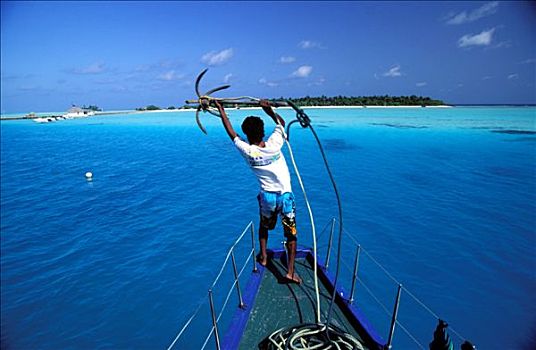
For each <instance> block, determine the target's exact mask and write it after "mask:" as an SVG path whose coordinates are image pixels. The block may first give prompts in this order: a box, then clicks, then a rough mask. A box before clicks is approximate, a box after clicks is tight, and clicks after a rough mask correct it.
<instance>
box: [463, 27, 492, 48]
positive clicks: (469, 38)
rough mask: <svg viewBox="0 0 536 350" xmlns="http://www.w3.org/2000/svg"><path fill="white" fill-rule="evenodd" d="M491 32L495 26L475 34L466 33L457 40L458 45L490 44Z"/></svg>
mask: <svg viewBox="0 0 536 350" xmlns="http://www.w3.org/2000/svg"><path fill="white" fill-rule="evenodd" d="M493 32H495V28H492V29H489V30H484V31H482V32H481V33H480V34H476V35H470V34H466V35H464V36H462V37H461V38H460V39H459V40H458V47H467V46H487V45H489V44H491V40H492V39H493Z"/></svg>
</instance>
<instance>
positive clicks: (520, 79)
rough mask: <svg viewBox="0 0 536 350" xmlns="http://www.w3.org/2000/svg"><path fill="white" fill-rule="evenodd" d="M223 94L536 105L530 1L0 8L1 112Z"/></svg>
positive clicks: (535, 36)
mask: <svg viewBox="0 0 536 350" xmlns="http://www.w3.org/2000/svg"><path fill="white" fill-rule="evenodd" d="M205 67H209V68H210V69H209V72H208V73H207V76H206V79H204V81H203V86H205V87H206V89H208V88H211V87H214V86H216V85H219V84H223V83H229V84H231V85H232V87H231V89H229V90H227V91H226V92H225V93H224V94H222V96H223V95H226V96H238V95H250V96H258V97H267V98H272V97H280V96H286V97H299V96H305V95H310V96H317V95H327V96H334V95H354V96H357V95H384V94H389V95H411V94H416V95H425V96H431V97H433V98H438V99H442V100H444V101H446V102H447V103H453V104H456V103H460V104H461V103H536V87H535V82H536V71H535V67H536V5H534V3H532V4H531V3H529V2H496V1H492V2H332V1H330V2H284V1H281V2H142V1H140V2H15V1H7V2H6V1H2V2H1V107H0V108H1V111H2V113H12V112H29V111H64V110H66V109H67V108H68V107H69V106H70V105H71V103H74V104H77V105H83V104H96V105H98V106H100V107H102V108H104V109H121V108H135V107H139V106H145V105H148V104H156V105H159V106H161V107H167V106H170V105H175V106H180V105H182V104H183V102H184V100H185V99H188V98H192V97H194V90H193V82H194V80H195V77H196V76H197V74H198V73H199V72H200V71H201V70H202V69H204V68H205Z"/></svg>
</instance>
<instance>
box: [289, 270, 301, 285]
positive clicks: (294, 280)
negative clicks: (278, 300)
mask: <svg viewBox="0 0 536 350" xmlns="http://www.w3.org/2000/svg"><path fill="white" fill-rule="evenodd" d="M285 278H286V279H287V281H289V282H290V283H297V284H300V283H302V280H301V278H300V277H299V276H298V275H297V274H295V273H294V274H292V275H291V274H289V273H287V275H286V276H285Z"/></svg>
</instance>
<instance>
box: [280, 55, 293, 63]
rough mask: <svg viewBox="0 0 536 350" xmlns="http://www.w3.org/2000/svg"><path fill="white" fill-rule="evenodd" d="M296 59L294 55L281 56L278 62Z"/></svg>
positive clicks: (289, 61) (290, 61)
mask: <svg viewBox="0 0 536 350" xmlns="http://www.w3.org/2000/svg"><path fill="white" fill-rule="evenodd" d="M294 61H296V58H295V57H292V56H281V57H280V58H279V63H285V64H286V63H292V62H294Z"/></svg>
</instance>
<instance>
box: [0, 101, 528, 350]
mask: <svg viewBox="0 0 536 350" xmlns="http://www.w3.org/2000/svg"><path fill="white" fill-rule="evenodd" d="M247 113H248V112H246V111H240V112H233V113H231V117H232V119H233V121H235V122H236V126H237V129H238V126H239V124H238V123H239V121H240V120H241V119H242V118H243V117H244V116H245V115H247ZM250 113H251V112H250ZM257 113H258V112H257ZM282 114H283V115H284V116H285V117H287V118H290V117H291V115H292V114H291V113H290V112H288V111H283V112H282ZM310 115H311V116H312V118H313V121H314V123H315V125H316V130H317V132H318V134H319V136H320V137H321V139H322V140H323V143H324V146H325V149H326V153H327V156H328V158H329V160H330V163H331V166H332V170H333V173H334V175H335V178H336V180H337V182H338V186H339V189H340V191H341V193H342V200H343V208H344V215H345V216H344V218H345V228H346V230H347V231H348V232H350V233H351V234H353V235H354V236H355V237H356V238H357V239H358V240H359V241H360V243H361V244H362V245H363V247H364V248H365V249H366V250H367V251H368V252H369V253H370V254H372V255H373V256H374V258H376V259H377V260H378V261H380V262H381V263H382V264H383V265H384V266H385V267H386V268H387V269H388V270H389V271H390V272H391V273H392V275H393V276H394V277H395V278H396V279H397V280H399V281H401V282H402V283H403V284H404V286H405V287H406V288H408V289H409V290H410V291H411V292H412V293H413V294H415V295H416V296H417V297H419V298H420V299H421V300H422V301H423V302H424V303H425V304H426V305H428V306H429V307H430V308H431V309H432V310H433V311H434V312H435V313H437V314H438V315H440V316H441V317H443V318H444V319H446V320H447V321H448V322H449V323H450V324H451V326H452V327H454V329H455V330H456V331H457V332H458V333H460V334H461V335H462V336H464V337H468V338H469V339H471V340H472V341H473V342H474V343H476V344H477V345H479V348H480V349H505V348H509V349H510V348H512V349H514V348H524V347H526V348H529V346H530V344H534V341H535V332H536V316H534V315H535V314H536V305H535V303H534V294H535V292H536V167H535V164H536V134H534V131H536V125H535V120H536V110H535V109H534V108H493V109H490V108H453V109H445V110H439V109H438V110H436V109H407V110H403V109H396V110H386V109H381V110H372V109H366V110H347V109H345V110H311V111H310ZM204 120H205V121H206V124H207V130H208V132H209V135H208V136H204V135H203V134H202V133H201V132H200V131H199V130H198V129H197V128H196V127H195V126H194V125H195V124H194V120H193V114H191V113H161V114H146V115H129V116H115V117H111V116H110V117H104V116H103V117H92V118H88V119H84V120H68V121H61V122H57V123H50V124H37V123H33V122H30V121H18V122H17V121H10V122H2V123H1V164H0V165H1V173H0V175H1V235H0V238H1V343H2V348H7V349H29V348H41V349H60V348H61V349H63V348H104V349H110V348H147V349H149V348H150V349H155V348H165V347H167V346H168V345H169V343H170V342H171V341H172V340H173V338H174V336H175V334H176V333H177V331H178V330H179V329H180V327H181V326H182V324H183V323H184V322H185V321H186V319H187V317H188V316H189V315H190V313H191V312H192V311H193V310H194V309H195V307H196V306H197V304H198V302H199V301H200V300H202V299H206V291H207V288H208V286H209V284H210V283H211V281H212V280H213V278H214V277H215V275H216V273H217V271H216V270H217V268H218V267H219V266H220V264H221V263H222V261H223V259H224V256H225V254H226V251H227V248H228V247H229V245H230V244H231V243H232V242H233V241H234V239H235V238H236V236H237V235H238V234H239V233H240V232H242V229H243V228H244V227H245V225H246V224H247V223H248V222H249V221H250V220H253V221H254V222H255V223H256V221H257V204H256V200H255V195H256V192H257V184H256V181H255V179H254V177H253V175H252V174H251V172H250V171H249V169H247V166H246V164H245V163H244V161H243V160H242V158H241V157H240V155H239V154H238V152H237V151H236V150H234V149H233V147H232V145H231V143H230V141H229V140H228V138H227V136H226V135H225V133H224V131H223V130H222V129H221V127H220V126H219V124H218V122H217V120H210V119H209V117H206V118H205V119H204ZM266 122H267V123H268V121H266ZM511 130H515V132H513V131H511ZM519 130H524V131H528V133H527V132H525V133H519V132H518V131H519ZM291 138H292V143H293V145H294V146H293V147H294V152H295V156H296V159H297V162H298V166H299V167H300V171H301V173H302V177H303V179H304V182H305V185H306V188H307V191H308V196H309V198H310V200H311V202H312V206H313V210H314V213H315V216H316V221H317V225H318V226H319V228H318V229H319V231H320V229H321V228H322V227H324V225H325V224H326V223H327V222H328V221H329V220H330V218H331V217H333V216H334V215H336V214H337V209H336V202H335V197H334V194H333V192H332V191H331V188H330V183H329V180H328V178H327V175H326V171H325V169H324V168H323V165H322V163H321V158H320V155H319V152H318V150H317V148H316V146H315V143H314V140H313V138H312V137H311V135H310V134H309V132H308V131H306V130H299V129H294V130H293V131H292V135H291ZM86 171H92V172H93V174H94V178H93V181H89V182H88V181H86V179H85V177H84V174H85V173H86ZM294 189H295V192H296V194H297V195H296V198H297V205H298V229H299V232H300V243H303V244H306V245H309V244H310V242H311V238H310V229H309V228H310V226H309V224H308V222H307V213H306V211H305V206H304V202H303V197H302V196H301V194H300V192H299V188H298V184H297V182H296V181H294ZM271 237H272V238H271V239H270V242H269V244H270V245H272V246H279V245H280V242H281V240H282V235H281V234H280V232H279V231H275V232H274V233H273V234H272V236H271ZM326 237H327V234H326V233H324V234H323V236H322V240H323V243H322V244H323V245H324V246H325V240H326ZM246 254H247V251H246V248H244V249H243V251H242V252H241V253H239V255H240V256H239V258H242V257H244V256H245V255H246ZM343 254H344V255H343V257H344V256H346V257H347V258H348V259H349V263H350V264H351V260H352V259H353V254H354V248H353V247H352V246H351V244H350V242H349V241H345V244H344V246H343ZM332 264H333V262H332ZM341 271H342V272H341V274H342V277H341V278H342V282H343V283H347V281H348V280H349V275H350V273H349V271H347V270H345V269H342V270H341ZM360 272H362V279H363V282H364V283H365V284H366V285H367V286H368V287H369V288H370V289H371V290H372V291H373V292H374V293H375V295H376V296H377V298H378V299H379V300H380V301H381V302H382V303H383V304H384V305H385V306H387V308H388V309H389V310H390V309H391V308H392V304H393V301H394V296H395V293H396V284H394V283H393V282H392V281H391V280H390V279H389V278H387V277H385V275H384V274H383V272H382V271H381V270H380V269H379V268H377V267H376V266H375V265H374V264H373V263H372V261H371V260H370V259H367V257H366V256H364V257H363V258H362V261H361V264H360ZM225 291H226V289H225ZM357 299H358V302H359V303H360V305H361V307H362V308H363V309H364V310H365V312H366V313H367V315H369V317H370V318H371V320H372V322H373V324H374V325H375V326H376V327H377V329H378V331H379V333H380V334H382V335H383V336H384V337H386V336H387V333H388V327H389V316H388V315H387V314H386V313H385V312H384V311H383V310H382V308H381V307H380V306H379V305H378V304H377V303H376V301H375V300H373V299H372V297H370V296H369V294H368V293H367V292H366V291H365V289H364V288H361V289H359V288H358V291H357ZM205 311H206V310H205ZM205 311H203V312H204V314H203V315H204V316H206V317H207V320H208V317H209V315H208V312H205ZM399 312H400V314H399V315H400V322H401V323H402V325H403V326H405V327H406V328H407V329H408V330H409V331H410V332H411V333H412V334H413V335H414V336H415V337H416V338H417V340H418V341H419V342H420V343H421V344H423V345H424V346H425V347H427V344H428V342H430V341H431V336H432V332H433V329H434V328H435V323H436V320H434V318H433V317H432V316H430V315H429V314H428V313H427V312H426V311H425V310H424V309H423V308H422V307H421V306H420V305H418V304H417V303H416V302H414V301H413V300H412V299H411V298H409V297H408V296H407V295H404V294H403V295H402V300H401V306H400V311H399ZM206 330H207V329H203V330H202V331H201V330H196V331H194V332H193V333H194V335H190V338H189V340H190V342H187V343H185V344H182V345H181V348H198V347H199V345H200V344H197V343H196V342H194V341H193V340H192V339H193V338H200V337H201V336H204V335H205V334H206V333H205V332H206ZM202 340H204V337H203V339H202ZM453 340H455V341H456V344H459V340H458V338H456V337H454V336H453ZM201 343H202V341H201ZM194 344H195V345H194ZM395 345H398V348H399V349H414V348H417V347H416V345H415V343H413V342H412V340H410V339H409V337H408V336H407V335H406V334H405V333H404V332H403V331H402V330H401V329H400V328H399V329H397V331H396V332H395ZM209 346H212V344H209Z"/></svg>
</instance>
